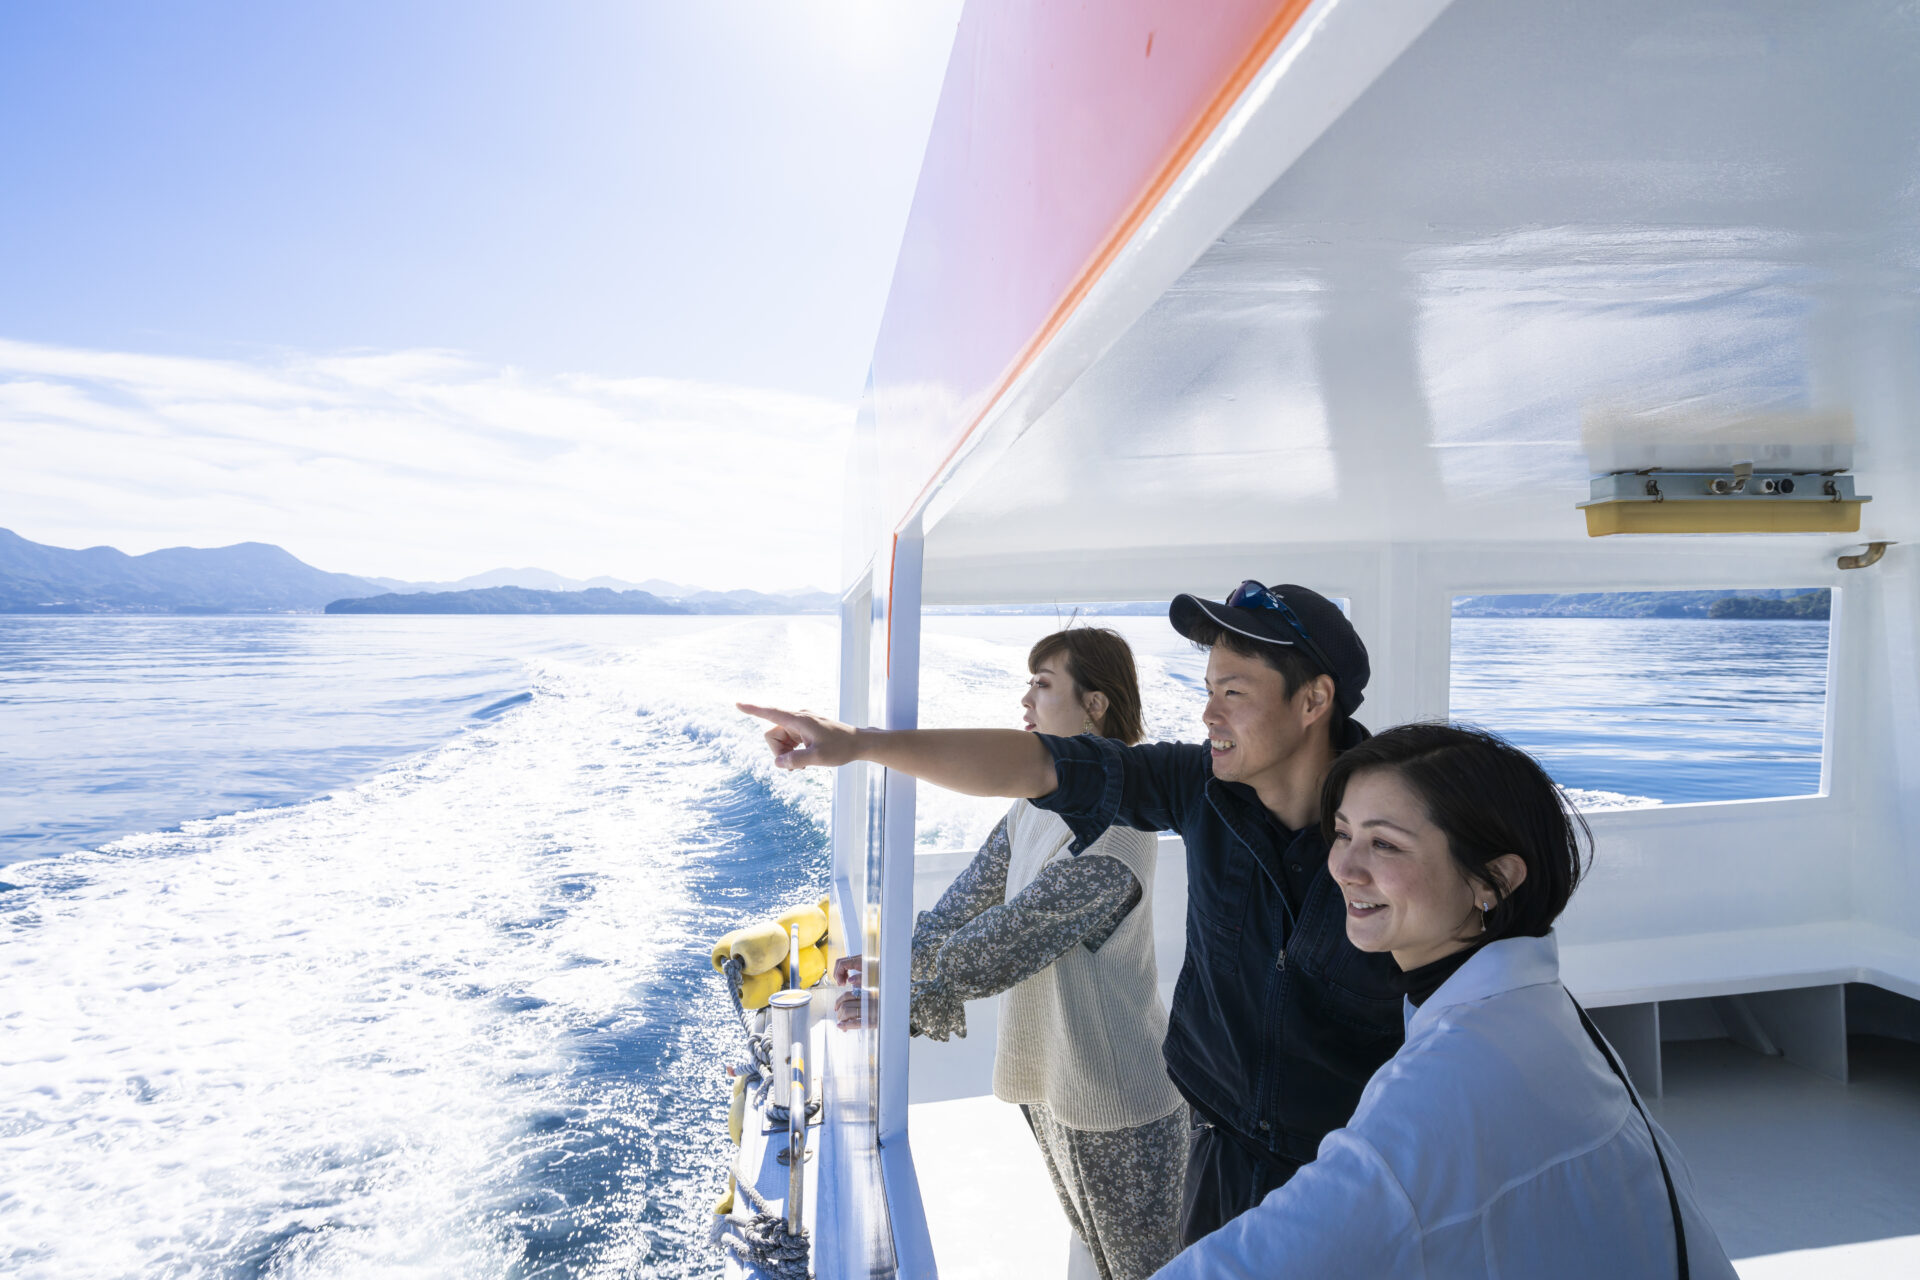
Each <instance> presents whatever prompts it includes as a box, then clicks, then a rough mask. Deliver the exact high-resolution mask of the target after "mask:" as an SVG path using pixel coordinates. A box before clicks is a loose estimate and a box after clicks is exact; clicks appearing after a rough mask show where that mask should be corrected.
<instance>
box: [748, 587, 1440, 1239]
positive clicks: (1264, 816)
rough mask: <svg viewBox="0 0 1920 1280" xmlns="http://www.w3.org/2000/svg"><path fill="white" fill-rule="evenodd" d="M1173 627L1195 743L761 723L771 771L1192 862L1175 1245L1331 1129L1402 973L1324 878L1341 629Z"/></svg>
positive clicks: (1243, 609) (1348, 704)
mask: <svg viewBox="0 0 1920 1280" xmlns="http://www.w3.org/2000/svg"><path fill="white" fill-rule="evenodd" d="M1168 618H1169V620H1170V621H1171V622H1172V623H1173V625H1174V627H1175V629H1176V630H1178V631H1179V632H1180V633H1181V634H1182V635H1184V636H1186V637H1187V638H1188V639H1190V640H1193V641H1195V642H1196V643H1198V644H1202V645H1205V646H1207V647H1208V649H1209V653H1208V656H1207V681H1206V683H1207V703H1206V708H1205V711H1204V712H1203V713H1202V716H1201V719H1202V721H1203V722H1204V723H1205V725H1206V729H1207V736H1208V741H1207V742H1206V743H1205V744H1190V743H1169V742H1161V743H1152V744H1146V745H1141V746H1135V747H1128V746H1123V745H1122V744H1120V743H1118V742H1115V741H1112V740H1110V739H1105V738H1096V737H1093V736H1091V735H1084V734H1083V735H1081V736H1079V737H1075V738H1059V737H1051V736H1048V735H1046V734H1037V733H1036V734H1027V733H1022V732H1019V731H1017V730H999V729H923V730H911V731H902V732H886V731H882V730H874V729H854V728H851V727H850V726H847V725H843V724H840V723H838V722H836V721H831V720H824V719H821V718H819V717H815V716H808V715H794V714H791V713H788V712H784V711H776V710H773V709H770V708H765V707H751V706H747V705H745V704H741V710H743V711H747V712H749V713H751V714H754V715H758V716H761V717H763V718H765V719H767V720H771V721H772V722H773V724H774V727H773V728H772V729H771V730H769V731H768V733H767V741H768V743H769V745H770V746H772V748H773V750H774V754H775V763H776V764H778V765H780V766H781V767H783V768H805V767H808V766H810V765H838V764H845V763H847V762H849V761H853V760H869V761H872V762H874V763H876V764H880V765H884V766H886V767H887V768H890V769H898V770H900V771H901V772H903V773H908V774H912V775H913V776H914V777H917V778H924V779H926V780H927V781H929V782H933V783H936V784H937V785H939V786H943V787H947V788H949V789H951V790H954V791H961V792H965V793H967V794H969V795H988V796H1008V797H1025V798H1027V799H1030V800H1032V801H1033V803H1034V804H1035V805H1036V806H1038V807H1039V808H1042V809H1050V810H1052V811H1053V812H1055V813H1057V814H1059V815H1060V816H1061V818H1062V819H1064V820H1065V821H1066V823H1067V826H1068V827H1069V828H1070V829H1071V830H1072V831H1073V834H1074V843H1073V845H1072V846H1071V847H1072V849H1073V851H1074V852H1076V853H1077V852H1079V851H1080V850H1081V849H1083V848H1085V847H1086V846H1087V845H1088V844H1090V843H1092V842H1093V841H1094V840H1095V839H1097V838H1098V837H1099V835H1100V833H1101V832H1102V831H1105V830H1106V829H1107V827H1109V826H1111V825H1112V824H1114V823H1116V822H1118V823H1121V824H1124V825H1126V826H1130V827H1135V828H1139V829H1141V830H1146V831H1178V832H1179V833H1180V835H1181V837H1182V839H1183V840H1184V841H1185V842H1186V847H1187V953H1186V960H1185V962H1184V964H1183V965H1182V966H1181V970H1180V979H1179V982H1178V984H1177V985H1176V986H1175V987H1174V993H1173V1005H1172V1008H1171V1009H1170V1010H1169V1011H1168V1025H1167V1039H1166V1044H1165V1046H1164V1050H1163V1052H1164V1056H1165V1059H1166V1064H1167V1074H1168V1075H1169V1077H1171V1079H1172V1080H1173V1083H1174V1085H1175V1086H1176V1087H1177V1088H1178V1089H1179V1090H1180V1092H1181V1094H1182V1095H1184V1096H1185V1098H1186V1099H1187V1102H1188V1103H1189V1104H1190V1105H1191V1106H1192V1108H1193V1112H1194V1119H1195V1124H1194V1129H1193V1133H1192V1135H1191V1139H1190V1142H1189V1147H1188V1165H1187V1191H1186V1213H1185V1224H1184V1227H1183V1237H1184V1240H1185V1242H1186V1243H1188V1244H1191V1243H1193V1242H1194V1241H1195V1240H1198V1239H1200V1238H1201V1237H1202V1236H1204V1235H1206V1234H1207V1233H1209V1232H1211V1231H1213V1230H1214V1229H1215V1228H1217V1227H1219V1226H1220V1225H1221V1224H1223V1223H1225V1222H1227V1221H1228V1220H1229V1219H1231V1218H1233V1217H1234V1216H1236V1215H1238V1214H1240V1213H1242V1212H1245V1211H1246V1210H1247V1209H1250V1208H1252V1207H1253V1206H1254V1205H1256V1204H1258V1203H1259V1202H1260V1201H1261V1199H1262V1198H1263V1197H1265V1195H1266V1194H1267V1193H1268V1192H1269V1191H1271V1190H1273V1189H1274V1188H1275V1187H1278V1186H1280V1185H1281V1184H1282V1183H1284V1182H1286V1180H1287V1179H1288V1178H1290V1177H1291V1176H1292V1175H1293V1173H1294V1171H1295V1170H1296V1169H1298V1168H1299V1167H1300V1166H1301V1165H1302V1164H1304V1163H1306V1162H1308V1161H1310V1160H1312V1159H1313V1156H1314V1151H1315V1149H1316V1148H1317V1147H1318V1145H1319V1142H1320V1139H1321V1137H1323V1136H1324V1135H1325V1134H1326V1133H1327V1132H1329V1131H1330V1130H1333V1129H1337V1128H1339V1127H1340V1126H1342V1125H1344V1124H1345V1123H1346V1122H1347V1120H1348V1119H1349V1117H1351V1115H1352V1114H1353V1109H1354V1107H1355V1105H1356V1104H1357V1103H1358V1102H1359V1099H1360V1091H1361V1088H1362V1087H1363V1086H1364V1085H1365V1084H1366V1082H1367V1079H1368V1077H1370V1076H1371V1075H1372V1074H1373V1072H1374V1070H1375V1069H1376V1068H1377V1067H1379V1065H1380V1064H1381V1063H1383V1062H1385V1061H1386V1060H1387V1059H1388V1058H1389V1057H1391V1056H1392V1054H1393V1052H1394V1050H1395V1049H1396V1048H1398V1047H1399V1044H1400V1040H1401V1036H1402V1019H1401V994H1400V990H1399V987H1398V985H1397V978H1398V970H1397V968H1396V967H1395V966H1394V964H1393V962H1392V959H1391V957H1390V956H1387V955H1384V954H1382V955H1368V954H1366V953H1363V952H1361V951H1359V950H1358V949H1356V948H1355V947H1353V946H1352V945H1351V944H1349V943H1348V942H1347V939H1346V905H1345V901H1344V899H1343V898H1342V897H1341V895H1340V891H1339V889H1338V888H1337V887H1336V886H1335V885H1334V883H1333V880H1332V878H1331V877H1330V876H1329V875H1328V873H1327V865H1326V864H1327V846H1326V843H1325V841H1324V840H1323V839H1322V838H1321V836H1320V830H1319V819H1320V787H1321V783H1322V781H1323V780H1324V779H1325V777H1326V774H1327V770H1328V768H1329V767H1330V766H1331V765H1332V763H1333V759H1334V756H1335V755H1336V753H1337V752H1338V751H1340V750H1341V749H1343V748H1344V747H1346V746H1350V745H1352V744H1353V743H1355V742H1358V741H1360V740H1362V739H1364V738H1365V737H1366V736H1367V731H1366V730H1365V729H1364V728H1362V727H1361V726H1360V725H1359V724H1358V723H1356V722H1355V721H1353V720H1352V719H1351V718H1350V717H1351V715H1352V713H1353V711H1354V709H1355V708H1357V707H1358V706H1359V705H1360V701H1361V699H1362V697H1363V696H1364V695H1363V691H1364V689H1365V688H1366V684H1367V677H1368V674H1369V667H1368V662H1367V650H1366V646H1365V645H1364V644H1362V643H1361V641H1360V637H1359V635H1358V634H1356V633H1355V632H1354V629H1353V627H1352V625H1351V624H1350V623H1348V621H1347V619H1346V616H1345V615H1344V614H1342V613H1341V612H1340V610H1339V608H1338V607H1337V606H1336V605H1334V604H1333V603H1332V602H1331V601H1329V600H1328V599H1327V598H1326V597H1324V596H1321V595H1319V594H1317V593H1316V592H1313V591H1309V590H1307V589H1306V588H1304V587H1296V586H1280V587H1274V588H1271V589H1269V588H1267V587H1264V586H1262V585H1260V584H1259V583H1257V582H1251V581H1249V582H1244V583H1242V584H1241V585H1240V587H1239V589H1237V590H1236V591H1234V593H1233V594H1232V595H1230V596H1228V597H1227V599H1226V600H1225V601H1224V602H1219V601H1212V600H1202V599H1199V598H1198V597H1195V596H1191V595H1183V596H1180V597H1178V598H1176V599H1175V600H1174V601H1173V604H1172V606H1171V608H1170V609H1169V610H1168Z"/></svg>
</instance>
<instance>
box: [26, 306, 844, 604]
mask: <svg viewBox="0 0 1920 1280" xmlns="http://www.w3.org/2000/svg"><path fill="white" fill-rule="evenodd" d="M852 419H853V406H851V405H847V404H839V403H834V402H832V401H827V400H821V399H817V398H814V397H809V396H801V395H792V394H785V393H781V392H770V391H756V390H751V389H747V388H741V387H727V386H713V385H706V384H700V383H690V382H680V381H673V380H668V379H655V378H619V379H615V378H599V377H593V376H589V375H585V374H570V375H564V376H558V377H538V376H534V375H531V374H527V373H524V372H521V371H519V370H515V369H512V368H501V367H492V366H487V365H482V364H479V363H477V362H475V361H473V360H471V359H468V358H466V357H464V356H462V355H460V354H458V353H454V352H447V351H395V352H386V353H369V354H347V355H333V356H324V357H316V356H307V355H297V354H289V355H285V356H281V357H278V358H275V359H268V360H259V361H251V362H243V361H233V360H209V359H196V358H186V357H171V356H152V355H140V354H134V353H126V352H105V351H87V350H79V349H73V348H63V347H50V346H39V345H33V344H29V343H21V342H9V341H5V340H0V527H7V528H11V529H13V530H14V531H15V532H17V533H19V534H21V535H22V536H24V537H28V538H32V539H34V540H36V541H40V542H50V543H54V544H56V545H60V546H89V545H97V544H100V543H106V544H108V545H112V546H117V547H120V548H121V549H122V550H125V551H130V552H139V551H148V550H152V549H154V548H156V547H164V546H180V545H188V546H217V545H221V544H225V543H230V542H239V541H246V540H257V541H261V542H274V543H278V544H280V545H281V546H283V547H286V548H287V549H288V550H289V551H291V552H293V553H294V554H295V555H297V556H299V557H300V558H301V559H303V560H306V561H307V562H309V563H311V564H315V565H318V566H320V567H321V568H325V569H333V570H338V571H342V572H348V573H371V574H381V575H387V576H392V577H401V578H416V579H447V578H457V577H462V576H464V575H466V574H470V573H476V572H479V571H481V570H484V569H489V568H494V567H497V566H522V565H538V566H540V567H543V568H548V569H553V570H555V571H557V572H560V573H564V574H568V575H570V576H576V577H588V576H592V575H595V574H602V573H605V574H612V575H614V576H616V577H622V578H629V579H639V578H646V577H664V578H670V579H674V580H677V581H690V582H697V583H701V584H704V585H711V586H716V587H733V586H752V587H761V588H781V587H792V586H797V585H800V584H802V583H812V584H817V585H824V586H833V585H837V584H836V583H835V582H834V578H835V576H836V574H835V570H834V565H835V563H836V560H835V557H836V555H837V552H838V538H839V509H840V483H841V475H842V466H843V462H844V455H845V452H846V443H847V433H848V430H849V427H850V425H851V422H852Z"/></svg>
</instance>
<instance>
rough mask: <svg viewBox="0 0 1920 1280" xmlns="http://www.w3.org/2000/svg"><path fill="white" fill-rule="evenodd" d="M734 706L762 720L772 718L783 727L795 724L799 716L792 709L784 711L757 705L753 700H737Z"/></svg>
mask: <svg viewBox="0 0 1920 1280" xmlns="http://www.w3.org/2000/svg"><path fill="white" fill-rule="evenodd" d="M733 705H734V707H735V708H736V709H738V710H740V711H744V712H746V713H747V714H748V715H750V716H759V717H760V718H761V719H762V720H771V721H773V722H774V723H775V724H777V725H779V726H781V727H782V728H787V727H790V726H792V725H793V724H795V723H796V722H797V721H798V720H799V717H798V716H796V715H794V714H793V712H791V711H782V710H780V708H778V707H756V706H754V705H753V704H752V703H751V702H736V703H734V704H733Z"/></svg>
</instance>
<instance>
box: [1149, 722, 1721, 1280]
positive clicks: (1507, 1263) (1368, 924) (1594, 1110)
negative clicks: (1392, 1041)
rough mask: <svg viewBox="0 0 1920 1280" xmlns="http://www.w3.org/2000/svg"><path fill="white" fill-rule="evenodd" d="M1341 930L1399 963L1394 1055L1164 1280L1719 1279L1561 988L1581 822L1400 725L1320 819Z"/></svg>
mask: <svg viewBox="0 0 1920 1280" xmlns="http://www.w3.org/2000/svg"><path fill="white" fill-rule="evenodd" d="M1320 813H1321V822H1322V824H1323V826H1324V828H1325V830H1326V834H1327V839H1328V841H1329V844H1330V847H1331V850H1332V852H1331V855H1330V858H1329V863H1328V867H1329V870H1330V871H1331V873H1332V875H1333V877H1334V879H1335V881H1336V882H1337V883H1338V884H1339V886H1340V891H1341V894H1342V896H1343V897H1344V898H1345V901H1346V927H1347V937H1348V939H1349V940H1350V941H1352V943H1353V944H1354V945H1355V946H1356V947H1358V948H1359V949H1360V950H1362V951H1370V952H1380V951H1387V952H1391V953H1392V956H1393V959H1394V961H1395V963H1396V964H1398V965H1399V967H1400V969H1401V981H1402V984H1403V986H1404V991H1405V996H1406V1020H1407V1039H1406V1044H1405V1045H1404V1046H1403V1047H1402V1048H1401V1049H1400V1051H1399V1052H1398V1053H1396V1054H1395V1055H1394V1056H1393V1057H1392V1058H1391V1059H1389V1060H1388V1062H1387V1063H1386V1065H1385V1066H1383V1067H1381V1068H1380V1070H1379V1071H1377V1072H1376V1073H1375V1074H1374V1076H1373V1078H1372V1079H1371V1080H1370V1081H1368V1083H1367V1087H1366V1091H1365V1092H1364V1093H1363V1094H1362V1095H1361V1098H1360V1105H1359V1107H1358V1109H1357V1110H1355V1112H1354V1114H1353V1119H1352V1120H1350V1121H1349V1122H1348V1123H1347V1125H1346V1127H1345V1128H1342V1129H1337V1130H1335V1131H1334V1132H1332V1133H1330V1134H1328V1135H1327V1136H1326V1138H1325V1139H1324V1140H1323V1141H1322V1142H1321V1144H1320V1150H1319V1154H1318V1156H1317V1157H1316V1159H1315V1160H1314V1161H1313V1163H1311V1164H1309V1165H1307V1166H1306V1167H1305V1168H1303V1169H1302V1170H1301V1171H1300V1172H1299V1173H1298V1174H1296V1175H1295V1176H1294V1178H1293V1180H1292V1181H1291V1182H1289V1183H1287V1184H1286V1185H1285V1186H1284V1187H1281V1188H1280V1189H1279V1190H1277V1191H1275V1192H1273V1193H1272V1194H1270V1195H1269V1196H1268V1197H1267V1198H1266V1199H1265V1200H1264V1201H1262V1202H1261V1203H1260V1204H1259V1205H1257V1206H1256V1207H1254V1208H1252V1209H1250V1210H1248V1211H1247V1212H1245V1213H1243V1214H1241V1215H1240V1216H1239V1217H1237V1218H1235V1219H1233V1220H1232V1221H1231V1222H1229V1223H1228V1224H1227V1225H1226V1226H1224V1227H1222V1228H1221V1229H1220V1230H1219V1231H1217V1232H1215V1233H1214V1234H1213V1235H1211V1236H1208V1237H1207V1238H1206V1239H1204V1240H1201V1241H1200V1242H1198V1243H1197V1244H1195V1245H1194V1246H1193V1247H1192V1248H1190V1249H1188V1250H1187V1251H1186V1252H1184V1253H1182V1254H1181V1255H1180V1256H1179V1257H1178V1258H1176V1259H1175V1260H1174V1261H1173V1263H1172V1264H1171V1265H1169V1266H1168V1267H1167V1268H1166V1269H1164V1270H1163V1271H1162V1272H1160V1275H1161V1276H1163V1277H1168V1278H1169V1280H1176V1278H1184V1277H1198V1276H1206V1277H1246V1278H1250V1277H1254V1276H1259V1277H1263V1278H1264V1277H1275V1276H1316V1277H1321V1276H1355V1277H1360V1276H1366V1277H1373V1276H1395V1277H1424V1278H1426V1280H1442V1278H1445V1280H1456V1278H1458V1280H1465V1278H1466V1277H1492V1276H1543V1277H1544V1276H1552V1277H1555V1278H1556V1280H1580V1278H1582V1277H1592V1278H1593V1280H1615V1278H1616V1277H1622V1276H1633V1277H1637V1278H1638V1277H1659V1276H1673V1275H1679V1276H1681V1277H1689V1276H1691V1277H1694V1278H1696V1280H1701V1278H1705V1277H1712V1278H1713V1280H1732V1278H1733V1276H1734V1271H1733V1266H1732V1264H1731V1263H1730V1262H1728V1260H1727V1256H1726V1253H1725V1252H1724V1251H1723V1250H1722V1249H1721V1247H1720V1242H1719V1239H1718V1238H1717V1237H1716V1236H1715V1234H1714V1231H1713V1228H1712V1226H1711V1225H1709V1224H1708V1222H1707V1220H1706V1218H1705V1217H1704V1215H1702V1213H1701V1211H1700V1207H1699V1205H1698V1203H1697V1202H1696V1200H1695V1197H1694V1192H1693V1184H1692V1180H1691V1178H1690V1177H1689V1175H1688V1173H1687V1169H1686V1166H1685V1164H1684V1163H1683V1162H1682V1160H1681V1159H1680V1154H1679V1152H1678V1151H1677V1150H1675V1148H1674V1146H1673V1141H1672V1139H1671V1138H1669V1137H1667V1135H1666V1134H1665V1133H1664V1132H1662V1131H1661V1129H1660V1128H1659V1126H1657V1125H1655V1124H1654V1123H1653V1121H1652V1119H1651V1118H1650V1117H1649V1116H1648V1115H1647V1112H1646V1108H1645V1107H1644V1106H1643V1105H1642V1104H1641V1102H1640V1099H1639V1096H1638V1095H1637V1094H1636V1093H1635V1092H1634V1091H1633V1088H1632V1086H1631V1085H1630V1084H1629V1083H1628V1082H1627V1079H1626V1075H1625V1073H1624V1072H1623V1071H1622V1070H1621V1068H1620V1066H1619V1064H1618V1059H1617V1058H1616V1057H1615V1055H1614V1054H1613V1052H1612V1050H1611V1049H1610V1048H1609V1047H1608V1046H1607V1045H1606V1043H1605V1041H1604V1040H1603V1039H1602V1037H1601V1036H1600V1033H1599V1032H1598V1031H1597V1030H1596V1029H1595V1028H1594V1027H1593V1024H1592V1021H1591V1020H1590V1019H1589V1018H1588V1017H1587V1016H1586V1013H1585V1011H1584V1010H1582V1009H1581V1008H1580V1006H1579V1005H1578V1004H1577V1003H1575V1001H1574V999H1573V997H1572V996H1571V995H1570V994H1569V993H1568V991H1567V989H1566V988H1565V987H1564V986H1562V985H1561V983H1560V970H1559V951H1558V947H1557V944H1556V942H1555V940H1554V936H1553V931H1552V926H1553V922H1554V920H1555V919H1556V918H1557V917H1558V916H1559V914H1560V912H1561V911H1562V910H1563V909H1564V908H1565V907H1566V905H1567V900H1568V898H1569V897H1570V896H1571V895H1572V893H1573V890H1574V887H1575V886H1576V885H1577V884H1578V883H1579V881H1580V876H1581V871H1582V856H1581V854H1582V841H1581V837H1582V836H1585V837H1586V842H1587V843H1588V844H1589V845H1590V844H1591V839H1592V837H1591V833H1589V832H1588V831H1587V827H1586V823H1585V821H1584V820H1583V819H1581V818H1580V816H1579V815H1578V814H1577V813H1575V812H1573V811H1572V810H1571V807H1570V806H1569V805H1568V804H1567V802H1566V800H1565V797H1564V796H1562V795H1561V793H1560V791H1559V788H1558V787H1556V786H1555V785H1554V783H1553V781H1552V780H1551V779H1550V778H1548V776H1547V774H1546V772H1545V771H1544V770H1543V769H1541V767H1540V766H1539V764H1537V763H1536V762H1535V761H1534V760H1533V759H1532V757H1530V756H1528V755H1527V754H1526V753H1525V752H1523V751H1521V750H1519V749H1518V748H1517V747H1514V746H1512V745H1510V744H1508V743H1506V742H1504V741H1502V740H1501V739H1499V738H1497V737H1495V736H1493V735H1492V734H1488V733H1482V732H1478V731H1475V730H1471V729H1464V728H1458V727H1454V726H1450V725H1441V724H1415V725H1403V726H1401V727H1399V728H1397V729H1390V730H1388V731H1386V732H1385V733H1382V734H1380V735H1378V736H1377V737H1374V738H1372V739H1370V740H1368V741H1367V742H1364V743H1362V744H1360V745H1358V746H1355V747H1351V748H1349V749H1348V750H1347V751H1346V752H1344V753H1343V754H1342V755H1341V756H1340V757H1339V758H1338V760H1336V762H1335V763H1334V766H1333V769H1332V771H1331V772H1330V773H1329V774H1328V776H1327V780H1326V784H1325V789H1324V792H1323V796H1322V803H1321V806H1320Z"/></svg>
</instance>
